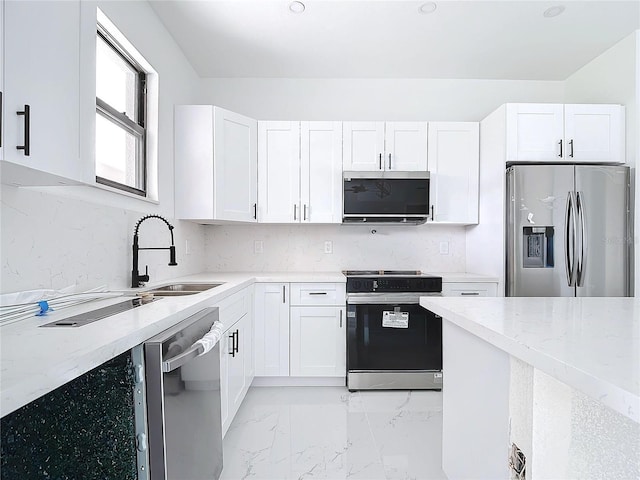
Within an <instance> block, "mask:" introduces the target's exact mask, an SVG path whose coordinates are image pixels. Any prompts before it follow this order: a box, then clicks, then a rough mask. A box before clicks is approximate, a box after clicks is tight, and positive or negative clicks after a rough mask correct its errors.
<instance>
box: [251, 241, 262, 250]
mask: <svg viewBox="0 0 640 480" xmlns="http://www.w3.org/2000/svg"><path fill="white" fill-rule="evenodd" d="M253 253H264V243H262V240H256V241H255V242H253Z"/></svg>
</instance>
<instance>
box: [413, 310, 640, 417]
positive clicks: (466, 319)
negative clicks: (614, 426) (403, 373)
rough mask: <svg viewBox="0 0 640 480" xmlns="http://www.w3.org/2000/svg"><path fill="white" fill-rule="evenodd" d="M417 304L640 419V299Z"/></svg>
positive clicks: (610, 405) (616, 409) (605, 403)
mask: <svg viewBox="0 0 640 480" xmlns="http://www.w3.org/2000/svg"><path fill="white" fill-rule="evenodd" d="M420 305H422V306H423V307H424V308H427V309H428V310H431V311H432V312H434V313H436V314H438V315H440V316H441V317H442V318H443V319H445V320H446V321H449V322H451V323H453V324H455V325H457V326H459V327H461V328H463V329H465V330H467V331H468V332H470V333H472V334H474V335H476V336H478V337H479V338H481V339H482V340H484V341H486V342H488V343H490V344H492V345H494V346H496V347H497V348H499V349H501V350H503V351H505V352H507V353H508V354H510V355H512V356H514V357H516V358H518V359H520V360H522V361H524V362H526V363H528V364H530V365H532V366H533V367H535V368H537V369H539V370H541V371H543V372H545V373H547V374H548V375H551V376H552V377H554V378H556V379H557V380H559V381H561V382H563V383H565V384H567V385H569V386H570V387H572V388H574V389H576V390H579V391H581V392H583V393H585V394H586V395H588V396H590V397H591V398H593V399H595V400H598V401H600V402H601V403H603V404H604V405H607V406H608V407H610V408H612V409H614V410H615V411H617V412H619V413H621V414H623V415H625V416H626V417H628V418H630V419H631V420H633V421H635V422H638V423H640V300H637V299H635V298H601V297H600V298H596V297H592V298H565V297H560V298H551V297H550V298H535V297H529V298H525V297H520V298H516V297H511V298H503V297H493V298H491V297H482V298H460V297H422V298H421V300H420ZM445 368H446V366H445ZM445 375H446V371H445Z"/></svg>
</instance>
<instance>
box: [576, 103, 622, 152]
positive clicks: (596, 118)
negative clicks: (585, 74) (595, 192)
mask: <svg viewBox="0 0 640 480" xmlns="http://www.w3.org/2000/svg"><path fill="white" fill-rule="evenodd" d="M564 135H565V141H566V150H565V159H566V160H569V161H574V162H617V163H624V161H625V150H624V148H625V146H624V107H623V106H621V105H565V106H564Z"/></svg>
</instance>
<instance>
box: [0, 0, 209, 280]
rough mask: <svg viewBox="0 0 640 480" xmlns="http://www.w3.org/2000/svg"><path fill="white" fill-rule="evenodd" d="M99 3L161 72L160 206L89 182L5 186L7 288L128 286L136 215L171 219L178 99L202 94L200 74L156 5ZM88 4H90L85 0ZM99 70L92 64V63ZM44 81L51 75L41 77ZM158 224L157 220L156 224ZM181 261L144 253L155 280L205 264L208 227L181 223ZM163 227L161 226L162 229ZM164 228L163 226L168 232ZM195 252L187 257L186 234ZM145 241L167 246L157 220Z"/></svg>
mask: <svg viewBox="0 0 640 480" xmlns="http://www.w3.org/2000/svg"><path fill="white" fill-rule="evenodd" d="M99 6H100V8H101V9H102V10H103V11H104V13H105V14H106V15H107V16H108V17H109V18H110V19H111V20H112V21H113V22H114V23H115V24H116V26H117V27H118V28H119V29H120V30H121V31H122V32H123V33H124V34H125V36H127V37H128V39H129V40H130V41H131V42H132V43H133V44H134V45H135V46H136V48H137V49H138V50H139V52H140V53H141V54H142V55H143V56H144V57H145V58H146V59H147V60H148V61H149V62H150V63H151V64H152V65H153V67H154V68H155V70H156V71H157V72H158V74H159V77H160V105H159V110H160V119H159V146H158V147H159V159H158V160H159V198H160V203H159V204H154V203H149V202H144V201H141V200H135V199H131V198H128V197H125V196H122V195H117V194H113V193H111V192H106V191H103V190H99V189H95V188H89V187H77V188H67V187H64V188H62V187H55V188H49V189H40V190H38V189H28V188H20V189H18V188H15V187H9V186H5V185H2V192H1V195H2V198H1V200H2V203H1V205H0V214H1V216H0V230H1V232H0V241H1V243H0V253H1V261H2V276H1V283H0V291H1V292H12V291H17V290H27V289H33V288H59V287H64V286H68V285H72V284H77V285H78V287H79V288H90V287H94V286H98V285H103V284H106V283H108V284H110V285H111V286H112V287H114V288H122V287H126V286H128V283H129V282H130V271H131V242H132V237H133V227H134V225H135V223H136V221H137V220H138V219H139V218H140V217H141V216H142V215H143V214H146V213H158V214H161V215H165V216H167V217H168V218H169V220H170V221H172V220H171V217H173V203H174V202H173V105H174V104H176V103H192V102H194V101H195V99H196V95H197V91H198V87H199V78H198V77H197V75H196V74H195V72H194V70H193V69H192V67H191V66H190V64H189V63H188V62H187V60H186V59H185V57H184V55H183V54H182V52H181V50H180V49H179V48H178V46H177V45H176V44H175V42H174V41H173V38H172V37H171V36H170V35H169V34H168V32H167V31H166V30H165V28H164V26H163V25H162V23H161V22H160V21H159V19H158V18H157V17H156V15H155V13H154V12H153V10H152V9H151V7H150V6H149V5H148V4H147V3H146V2H140V1H136V0H133V1H118V2H113V1H101V2H99ZM83 7H84V5H83ZM90 68H94V67H90ZM43 81H46V76H43ZM152 223H154V224H155V223H157V225H152ZM172 223H173V224H174V225H175V226H176V229H175V235H176V245H177V256H178V264H179V265H178V267H172V268H169V267H167V263H168V258H169V257H168V253H167V252H143V253H142V254H141V259H140V263H141V266H142V268H144V265H145V264H147V263H148V264H149V271H150V274H151V278H152V280H162V279H166V278H169V277H174V276H177V275H186V274H189V273H195V272H199V271H202V270H203V267H202V266H201V264H200V262H199V261H200V259H202V256H203V255H202V251H203V248H204V229H203V227H200V226H198V225H194V224H190V223H186V222H175V221H172ZM156 228H160V230H156ZM162 229H164V231H162ZM187 238H188V239H189V240H190V242H191V247H192V250H193V253H192V255H191V256H185V255H184V240H185V239H187ZM140 243H141V246H156V244H157V246H166V245H168V244H169V236H168V231H167V230H166V227H163V226H162V223H160V222H158V221H157V220H155V221H154V220H151V221H149V222H145V224H144V225H143V226H142V227H141V235H140Z"/></svg>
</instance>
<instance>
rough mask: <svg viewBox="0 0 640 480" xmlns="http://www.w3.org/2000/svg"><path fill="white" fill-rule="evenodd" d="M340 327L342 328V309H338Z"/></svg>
mask: <svg viewBox="0 0 640 480" xmlns="http://www.w3.org/2000/svg"><path fill="white" fill-rule="evenodd" d="M340 328H342V310H340Z"/></svg>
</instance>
